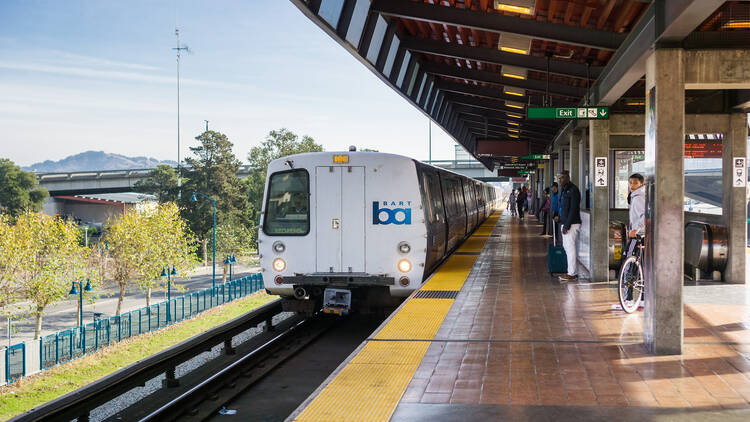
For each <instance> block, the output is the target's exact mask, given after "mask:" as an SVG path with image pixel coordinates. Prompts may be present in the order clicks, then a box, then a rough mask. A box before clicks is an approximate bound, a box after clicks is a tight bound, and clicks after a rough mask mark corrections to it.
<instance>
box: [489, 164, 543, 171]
mask: <svg viewBox="0 0 750 422" xmlns="http://www.w3.org/2000/svg"><path fill="white" fill-rule="evenodd" d="M535 167H536V164H534V163H505V164H501V165H499V166H498V167H497V168H498V169H500V170H528V169H533V168H535Z"/></svg>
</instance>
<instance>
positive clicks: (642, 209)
mask: <svg viewBox="0 0 750 422" xmlns="http://www.w3.org/2000/svg"><path fill="white" fill-rule="evenodd" d="M628 186H629V188H630V194H629V195H628V204H629V216H630V222H629V224H628V239H629V240H628V249H627V252H626V256H625V257H623V263H622V268H620V276H619V283H618V297H619V299H620V306H621V307H622V310H624V311H625V312H627V313H631V312H634V311H635V310H636V309H638V307H639V305H640V304H641V301H642V299H643V291H644V282H643V268H642V267H641V262H640V261H641V253H640V251H639V250H638V249H637V248H642V246H641V245H639V243H640V242H641V239H642V236H643V235H644V234H645V228H646V188H645V184H644V183H643V176H642V175H641V174H638V173H634V174H632V175H631V176H630V177H629V178H628Z"/></svg>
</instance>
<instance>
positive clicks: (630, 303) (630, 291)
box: [617, 256, 643, 314]
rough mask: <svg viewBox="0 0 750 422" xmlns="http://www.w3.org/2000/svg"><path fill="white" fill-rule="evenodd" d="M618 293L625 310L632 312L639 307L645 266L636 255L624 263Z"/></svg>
mask: <svg viewBox="0 0 750 422" xmlns="http://www.w3.org/2000/svg"><path fill="white" fill-rule="evenodd" d="M617 295H618V296H619V298H620V305H621V306H622V310H623V311H625V312H627V313H629V314H630V313H633V312H635V310H636V309H638V305H639V303H640V302H641V297H642V296H643V268H641V263H640V261H638V259H637V258H636V257H635V256H630V257H628V258H627V259H626V260H625V262H623V263H622V269H621V270H620V280H619V282H618V289H617Z"/></svg>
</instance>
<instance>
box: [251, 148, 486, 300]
mask: <svg viewBox="0 0 750 422" xmlns="http://www.w3.org/2000/svg"><path fill="white" fill-rule="evenodd" d="M436 183H437V184H436ZM455 186H458V187H459V188H460V189H461V192H459V191H458V189H459V188H456V187H455ZM462 186H463V188H461V187H462ZM446 189H447V190H446ZM451 189H452V191H451ZM479 191H481V193H479V194H477V193H476V192H479ZM451 192H453V193H451ZM470 192H475V193H474V194H471V193H470ZM496 192H497V190H496V189H495V188H493V187H491V186H490V185H487V184H484V183H481V182H477V181H474V180H472V179H469V178H466V177H464V176H460V175H457V174H455V173H451V172H448V171H446V170H442V169H438V168H436V167H432V166H427V165H425V164H422V163H419V162H417V161H415V160H412V159H410V158H407V157H403V156H398V155H393V154H384V153H375V152H354V151H350V152H320V153H307V154H298V155H293V156H288V157H284V158H282V159H278V160H275V161H273V162H271V163H270V164H269V166H268V174H267V178H266V193H265V197H264V202H263V210H262V213H261V227H260V229H259V235H258V239H259V252H260V255H261V267H262V272H263V280H264V284H265V286H266V289H267V291H268V292H269V293H271V294H278V295H281V296H283V297H287V298H292V297H296V300H297V301H306V302H307V303H308V304H310V307H308V308H307V310H308V311H310V310H312V308H313V307H318V306H320V305H321V303H322V300H323V298H322V296H323V293H324V290H325V289H338V290H341V291H348V290H351V291H353V292H354V296H355V298H356V297H359V298H360V299H362V300H369V299H367V298H366V297H367V296H368V295H369V293H370V292H371V291H375V290H379V291H380V292H381V293H382V292H385V293H386V295H387V296H391V297H398V296H406V295H408V294H410V293H411V292H412V291H413V290H415V289H417V288H419V286H420V285H421V284H422V282H423V281H424V280H425V279H426V278H427V276H428V275H429V274H430V272H431V271H432V270H433V269H434V268H435V267H436V266H437V265H438V264H439V263H440V262H441V261H442V260H443V259H444V258H445V257H446V256H448V254H449V253H450V252H451V251H452V250H453V249H455V247H457V246H458V244H460V241H461V240H462V239H463V238H465V237H467V236H468V235H469V234H470V232H471V231H472V230H473V229H474V228H475V227H477V226H478V225H479V223H481V221H482V220H483V219H484V218H485V217H486V216H487V215H489V214H490V213H491V210H492V209H493V208H495V207H496V202H497V201H498V199H499V194H497V193H496ZM459 195H460V196H461V198H460V199H458V198H459ZM444 196H450V197H451V198H452V199H454V201H453V205H454V207H453V208H455V209H456V210H460V211H461V212H460V213H459V214H456V213H455V212H454V213H453V214H456V215H458V216H459V217H458V220H460V223H457V222H456V219H455V218H451V217H452V215H451V212H450V210H449V209H448V208H449V204H448V202H446V201H449V199H445V198H443V197H444ZM483 196H486V197H487V198H485V199H486V200H485V201H477V198H480V197H483ZM472 197H473V200H472ZM438 200H439V201H440V203H439V204H438V203H437V201H438ZM430 201H432V202H430ZM472 201H473V202H472ZM458 202H461V206H460V208H459V206H458ZM479 202H484V203H483V204H481V205H480V204H479ZM472 204H474V205H472ZM441 206H442V207H443V210H440V209H439V208H440V207H441ZM480 208H481V209H480ZM475 209H476V212H474V210H475ZM454 211H455V210H454ZM451 225H455V226H459V229H460V230H453V231H452V229H451ZM461 226H462V227H461ZM443 227H444V228H445V230H443V229H442V228H443ZM454 232H455V233H454ZM313 302H317V305H312V303H313Z"/></svg>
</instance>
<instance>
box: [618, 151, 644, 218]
mask: <svg viewBox="0 0 750 422" xmlns="http://www.w3.org/2000/svg"><path fill="white" fill-rule="evenodd" d="M644 167H645V161H644V155H643V151H615V168H614V170H615V181H614V189H615V208H624V209H627V208H628V193H630V188H629V187H628V178H629V177H630V175H631V174H633V173H641V174H643V171H644Z"/></svg>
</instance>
